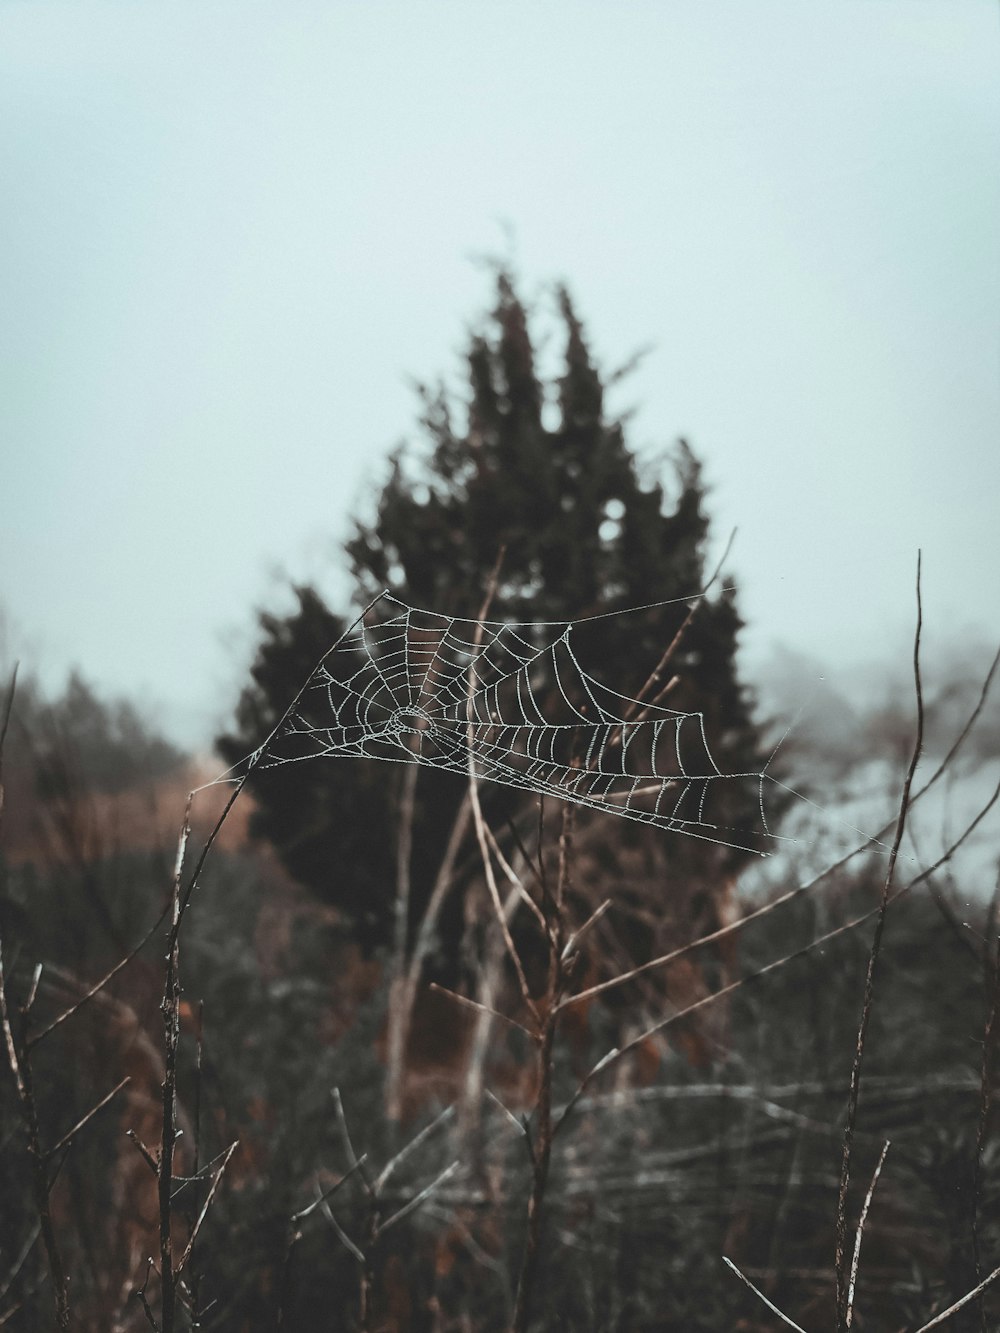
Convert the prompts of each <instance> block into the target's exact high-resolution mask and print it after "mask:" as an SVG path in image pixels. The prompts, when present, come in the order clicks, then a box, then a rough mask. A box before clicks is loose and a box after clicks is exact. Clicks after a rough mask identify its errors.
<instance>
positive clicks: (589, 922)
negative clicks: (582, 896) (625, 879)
mask: <svg viewBox="0 0 1000 1333" xmlns="http://www.w3.org/2000/svg"><path fill="white" fill-rule="evenodd" d="M611 905H612V903H611V899H610V898H605V900H604V902H603V903H601V905H600V907H598V908H597V910H596V911H594V912H591V914H590V916H588V917H587V919H586V921H585V922H584V923H583V925H582V926H581V927H580V928H579V930H574V931H573V933H572V935H570V937H569V939H568V940H567V941H566V947H565V948H564V949H563V951H562V961H563V962H565V961H566V959H567V958H569V956H570V954H572V953H573V951H574V949H576V947H577V945H578V944H579V943H580V941H581V940H582V939H583V937H584V935H586V933H587V931H588V930H592V929H593V928H594V926H596V925H597V923H598V921H600V919H601V918H602V917H603V916H604V914H605V912H607V911H608V910H609V909H610V908H611ZM576 998H577V999H579V998H580V997H579V996H577V997H576Z"/></svg>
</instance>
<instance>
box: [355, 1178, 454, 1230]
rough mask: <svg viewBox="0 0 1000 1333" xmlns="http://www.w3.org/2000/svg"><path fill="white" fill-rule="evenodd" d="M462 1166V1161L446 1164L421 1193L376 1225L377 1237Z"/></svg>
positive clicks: (414, 1209)
mask: <svg viewBox="0 0 1000 1333" xmlns="http://www.w3.org/2000/svg"><path fill="white" fill-rule="evenodd" d="M460 1166H461V1162H452V1164H451V1166H446V1167H445V1169H444V1170H443V1171H442V1172H441V1174H440V1175H439V1176H436V1177H435V1178H434V1179H433V1180H432V1181H431V1183H430V1184H429V1185H425V1186H424V1188H423V1189H422V1190H421V1191H420V1193H419V1194H416V1195H414V1197H413V1198H412V1199H410V1201H409V1203H404V1204H403V1206H402V1208H400V1209H399V1211H398V1212H395V1213H393V1215H392V1216H391V1217H390V1218H388V1219H387V1220H386V1221H385V1222H382V1223H380V1224H379V1226H378V1227H376V1229H375V1238H376V1239H377V1238H378V1237H379V1236H381V1235H384V1233H385V1232H386V1231H388V1230H389V1228H390V1227H392V1226H395V1225H396V1223H397V1222H402V1220H403V1218H404V1217H409V1215H410V1214H411V1213H412V1212H415V1211H416V1209H418V1208H419V1207H420V1205H421V1204H422V1203H423V1202H424V1200H425V1199H429V1198H430V1196H431V1195H432V1194H433V1193H434V1191H435V1190H436V1189H437V1188H438V1186H439V1185H443V1184H444V1182H445V1181H446V1180H449V1179H450V1178H451V1177H452V1176H453V1175H454V1174H455V1172H456V1171H457V1170H458V1168H459V1167H460Z"/></svg>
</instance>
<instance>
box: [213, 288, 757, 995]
mask: <svg viewBox="0 0 1000 1333" xmlns="http://www.w3.org/2000/svg"><path fill="white" fill-rule="evenodd" d="M496 291H497V297H496V305H495V307H494V309H493V310H492V312H491V314H490V316H489V318H488V320H487V321H486V323H485V327H484V328H483V329H482V330H481V331H479V332H477V333H475V335H474V336H473V337H472V338H471V341H470V344H469V348H468V352H467V355H466V359H465V373H466V379H467V390H466V393H467V396H466V400H465V402H464V405H459V404H458V403H457V402H456V399H455V397H454V395H452V394H451V393H450V392H449V391H448V390H447V389H445V388H444V387H438V388H437V389H434V390H431V389H427V388H423V389H422V390H421V397H422V405H423V410H422V415H421V420H420V424H421V428H422V433H423V443H422V445H421V447H420V448H416V449H414V448H409V447H407V448H404V449H402V450H400V451H399V452H397V453H396V454H395V455H394V457H393V459H392V462H391V467H390V474H389V477H388V479H387V481H386V483H385V485H384V487H383V488H382V490H381V493H380V495H379V497H378V501H377V504H376V509H375V514H374V517H373V518H372V519H371V521H367V522H366V521H359V522H357V523H356V526H355V531H354V534H353V536H352V537H351V539H350V540H349V541H348V543H347V548H346V549H347V554H348V557H349V559H350V562H351V568H352V571H353V575H354V579H355V584H356V601H357V603H358V604H364V603H365V602H367V601H369V600H371V599H372V598H373V597H375V596H377V594H378V593H379V592H380V591H381V590H382V589H383V588H385V587H387V586H388V587H389V588H390V589H391V591H392V592H393V593H395V594H397V595H398V596H399V597H401V598H403V599H404V600H406V601H408V602H409V603H411V604H413V605H416V606H422V607H425V608H427V609H430V610H433V611H436V612H438V613H441V614H445V615H461V616H472V617H474V616H475V615H476V614H477V612H478V609H479V606H480V605H481V602H482V599H483V596H484V590H485V588H486V586H487V584H488V581H489V576H490V571H491V570H493V568H494V567H495V566H496V564H497V561H498V557H500V554H501V552H503V555H502V561H501V568H500V576H499V583H498V586H497V589H496V596H495V598H494V600H493V603H492V607H491V610H490V617H491V618H493V619H511V620H516V621H521V622H525V621H528V622H530V621H545V620H560V619H565V618H567V617H571V618H577V617H586V616H589V615H593V614H595V613H600V612H605V611H609V610H615V609H622V608H631V607H641V606H646V605H647V604H650V603H655V604H662V603H665V602H671V601H673V600H674V599H685V598H690V597H691V596H692V595H693V594H694V593H696V592H697V591H698V590H699V589H700V587H701V586H702V584H703V583H704V581H705V570H704V546H705V539H706V534H707V529H708V519H707V517H706V513H705V506H704V499H705V488H704V485H703V482H702V479H701V473H700V468H699V465H698V462H697V460H696V459H695V457H694V455H693V454H692V452H691V451H690V449H689V448H688V447H687V446H686V445H685V444H683V443H681V444H680V445H678V448H677V452H676V455H675V459H674V465H673V472H672V475H671V476H670V477H668V478H666V479H662V480H660V479H648V480H647V479H644V478H643V476H642V475H641V473H640V469H639V467H638V465H637V462H636V459H635V457H634V456H633V454H632V453H631V452H630V451H629V449H628V447H627V445H626V441H625V432H624V424H623V421H622V420H621V419H620V418H617V417H615V416H613V415H611V414H610V413H609V411H608V408H607V404H606V401H605V388H606V384H605V380H604V378H603V377H602V375H601V372H600V370H599V369H598V367H597V366H596V365H595V363H594V361H593V359H592V357H591V354H590V351H589V348H588V345H587V341H586V338H585V335H584V331H583V328H582V325H581V323H580V320H579V318H578V316H577V314H576V312H575V309H574V306H573V304H572V301H571V299H570V296H569V294H568V292H567V291H565V289H561V290H560V291H559V293H558V320H559V325H560V329H561V333H562V337H563V340H564V352H563V361H562V368H561V371H560V373H559V374H558V376H556V377H555V379H553V380H551V381H549V380H546V379H545V378H544V377H543V376H542V375H541V373H540V371H539V369H538V366H537V364H536V359H535V351H534V347H533V343H532V336H531V331H530V327H529V325H530V320H529V312H528V310H527V308H526V307H525V305H524V303H523V302H522V300H521V299H520V297H519V296H518V294H517V292H516V289H515V286H514V284H513V281H512V279H511V277H510V275H509V274H508V273H506V272H503V271H501V272H500V273H499V275H498V278H497V288H496ZM297 595H298V598H299V608H298V610H297V611H296V612H295V614H294V615H292V616H290V617H288V618H287V619H280V618H277V617H274V616H271V615H264V616H262V617H261V629H262V631H263V637H262V642H261V645H260V648H259V650H258V656H257V660H256V662H255V664H254V666H253V668H252V671H251V674H252V677H253V682H254V683H253V685H252V686H250V687H249V688H248V689H247V690H246V691H245V692H244V695H243V697H242V699H241V701H240V705H239V708H238V710H237V715H236V720H235V726H234V728H233V729H232V730H231V732H230V733H228V734H227V735H226V736H224V737H222V738H221V739H220V741H219V746H220V749H221V751H222V753H223V754H224V755H225V757H226V758H227V760H229V761H230V762H234V761H235V760H237V759H238V758H241V757H243V756H244V755H246V754H247V753H249V752H250V751H252V750H253V749H254V747H255V746H257V745H258V744H260V743H261V741H262V740H263V739H264V738H265V736H266V735H267V733H268V731H269V729H270V727H271V726H272V725H273V724H274V722H275V721H276V720H277V718H278V717H279V716H280V714H281V712H282V710H283V709H284V707H285V706H286V705H287V703H288V702H289V701H290V700H291V699H292V698H293V696H294V695H295V693H296V691H297V689H298V688H299V686H300V685H301V684H302V682H303V680H304V679H305V678H306V676H307V675H308V673H309V671H310V670H311V669H312V667H313V666H314V665H315V663H316V661H317V659H318V658H319V656H320V655H321V653H322V652H323V650H324V648H327V647H329V646H330V645H331V644H332V643H333V641H334V640H335V639H336V637H337V636H338V635H339V633H340V632H341V631H342V629H343V627H344V626H343V621H342V620H341V619H340V618H338V617H336V616H334V615H333V614H331V613H330V612H329V611H328V610H327V608H326V607H325V606H324V605H323V603H322V601H321V600H320V598H319V596H318V594H316V593H315V592H314V591H313V590H311V589H298V590H297ZM688 606H689V603H688V602H686V601H683V600H678V601H677V602H676V604H675V605H667V606H663V605H656V606H653V607H651V608H650V609H649V610H646V611H641V612H639V613H637V614H635V615H631V616H629V617H627V618H625V619H624V620H623V621H621V622H615V630H614V633H613V634H610V633H607V632H606V627H605V626H604V625H603V624H602V622H597V623H596V625H593V626H588V625H586V624H583V625H579V626H578V627H577V628H576V629H575V630H574V644H575V646H576V647H577V648H578V649H579V651H580V653H581V655H582V656H585V657H586V658H587V660H588V662H596V663H597V672H598V674H599V675H600V676H601V678H602V679H603V680H604V681H605V683H607V684H608V685H609V686H610V687H611V688H613V689H615V690H617V691H619V692H621V693H623V694H634V693H636V692H637V691H638V690H639V689H640V688H641V687H642V686H643V684H644V683H645V681H646V678H647V677H648V676H649V674H650V672H651V671H652V670H653V668H654V667H655V666H656V664H657V662H658V661H659V659H660V657H661V656H662V654H663V652H664V650H665V648H666V647H667V645H668V644H669V643H670V642H671V640H672V638H673V637H674V635H675V633H676V631H677V630H678V628H679V626H680V625H681V623H682V621H683V620H684V617H685V616H686V614H687V611H688ZM375 614H376V615H377V614H379V608H378V607H377V606H376V608H375ZM741 623H742V622H741V621H740V617H739V613H738V611H737V607H736V600H735V593H734V592H733V590H732V588H731V587H729V588H727V589H726V590H724V591H722V592H721V593H719V594H718V595H716V596H714V597H713V598H712V599H710V600H708V601H707V602H706V603H704V604H703V605H702V606H701V607H700V609H699V611H698V613H697V615H696V616H695V618H694V621H693V623H692V624H691V626H690V628H689V630H688V632H687V634H686V636H685V638H684V641H683V643H682V646H681V650H680V652H679V654H678V655H677V657H676V659H675V661H674V662H673V663H672V666H671V671H672V672H676V674H677V675H678V677H679V681H678V683H677V685H676V687H675V688H674V690H673V691H672V693H671V695H670V699H669V706H670V707H671V708H675V709H677V710H681V711H696V710H701V711H703V712H704V715H705V724H706V733H707V736H708V740H709V744H710V746H711V749H712V751H713V754H714V756H715V759H716V762H717V763H718V764H719V767H720V768H721V769H722V770H723V771H731V772H750V771H752V770H754V769H755V768H758V767H760V766H761V765H762V764H763V762H764V757H763V755H762V752H761V743H760V737H759V734H758V731H757V728H756V726H755V723H754V719H753V716H752V701H751V700H750V698H749V696H748V694H747V691H746V690H745V688H744V687H743V685H742V684H741V682H740V679H739V675H738V671H737V666H736V650H737V640H738V635H739V631H740V628H741ZM602 629H603V630H605V632H604V633H602V632H601V631H602ZM397 781H398V777H397V775H396V774H394V773H393V772H392V771H391V770H390V771H387V769H386V767H385V766H382V767H379V766H377V765H374V764H371V763H367V762H359V761H357V760H351V761H336V760H335V761H329V762H323V763H311V764H302V765H292V766H285V767H282V768H280V769H278V770H277V771H276V772H274V773H270V774H264V773H260V774H255V775H254V776H253V778H252V779H251V788H252V790H253V793H254V796H255V799H256V801H257V803H258V810H257V814H256V815H255V822H254V829H255V831H256V832H257V833H258V834H260V835H261V836H262V837H266V838H267V839H268V840H270V841H271V842H273V844H274V846H275V847H276V848H277V850H278V852H279V854H280V855H281V857H282V859H283V861H284V862H285V864H286V865H287V866H288V868H289V869H290V870H291V871H292V873H293V874H294V875H295V876H296V877H297V878H298V879H299V880H300V881H301V882H302V883H304V884H306V885H308V887H309V888H310V889H311V890H312V891H313V892H314V893H316V894H318V895H319V896H320V897H321V898H323V899H324V900H326V901H329V902H332V903H335V904H336V905H337V906H338V907H339V908H340V909H341V910H342V911H343V912H344V915H345V918H347V919H348V920H350V921H352V922H353V923H354V927H355V929H356V930H357V931H358V933H359V937H361V938H363V939H364V941H365V942H366V944H368V945H376V944H378V943H381V942H385V941H387V940H388V938H389V935H390V931H391V912H390V910H389V903H390V901H391V898H392V895H393V892H394V869H393V864H392V858H393V844H394V833H395V823H396V812H395V806H396V799H395V796H396V791H397ZM462 790H463V783H462V782H461V781H460V780H455V779H453V778H449V777H448V776H446V775H441V774H438V773H433V772H431V773H427V772H426V771H424V773H422V775H421V781H420V783H419V784H418V791H417V804H418V808H417V811H416V818H415V821H414V839H413V846H414V855H413V866H412V884H413V889H412V895H411V919H412V920H416V919H418V918H419V913H420V911H421V908H422V905H423V904H424V903H425V902H426V899H427V896H428V894H429V892H430V888H431V884H432V883H433V878H434V875H435V873H436V870H437V865H438V862H439V859H440V856H441V853H442V850H443V847H444V843H445V840H446V838H447V833H448V829H449V827H450V824H451V820H452V818H453V816H454V812H455V810H456V808H457V805H458V802H459V800H460V799H461V795H462ZM485 799H487V800H488V801H489V802H490V803H491V806H490V815H491V817H492V819H493V821H494V823H495V825H496V826H498V827H502V825H503V823H504V821H505V819H506V817H507V816H509V815H511V814H513V813H514V812H515V810H516V809H517V808H518V798H516V797H514V796H513V795H511V794H510V793H509V792H505V791H503V790H502V789H497V788H493V789H491V790H490V791H489V792H488V793H487V794H486V796H485ZM721 814H722V818H721V820H720V822H722V823H725V824H727V825H729V826H731V827H732V829H733V830H734V834H735V836H736V837H751V836H752V834H753V831H754V830H755V828H756V825H757V822H758V811H757V800H756V791H755V789H754V787H753V784H752V783H751V784H748V785H747V787H746V788H745V789H743V788H740V787H739V785H738V784H733V787H732V793H731V796H730V798H729V801H728V804H727V805H726V807H725V809H724V810H723V811H721ZM619 836H625V835H624V834H620V833H619V832H618V831H612V830H609V831H608V839H609V841H610V842H611V843H612V844H613V843H614V841H615V839H616V838H617V837H619ZM744 859H745V858H744V855H743V854H742V853H736V852H732V851H727V850H725V849H721V848H719V847H716V846H713V845H711V844H707V843H697V842H695V841H694V840H691V839H688V840H684V839H673V840H672V841H671V847H670V849H669V853H668V855H667V862H668V869H669V873H670V875H671V878H672V879H673V881H674V883H675V886H676V887H675V896H676V897H677V898H679V897H683V895H684V892H685V889H684V888H683V887H682V886H690V885H693V884H695V883H699V884H701V885H704V884H713V885H715V886H720V885H721V884H723V883H724V882H725V881H726V880H727V879H728V878H729V877H730V876H732V875H733V874H734V873H735V871H736V870H737V869H738V867H739V865H740V864H741V863H742V861H743V860H744ZM657 877H658V876H657ZM640 892H642V893H646V895H647V897H648V896H649V894H650V893H652V895H653V897H654V898H655V897H656V895H657V894H658V893H659V892H660V890H659V888H657V887H652V888H650V887H649V886H643V887H641V888H640ZM450 902H451V904H452V905H451V906H450V908H449V910H450V911H451V912H452V914H453V919H452V920H450V921H449V920H447V919H446V920H445V921H444V922H443V923H442V926H441V930H440V937H441V939H442V941H443V949H444V953H443V957H442V959H441V960H440V961H441V963H442V965H443V967H444V972H445V974H448V973H451V972H453V969H454V960H455V957H456V952H457V948H458V939H459V937H460V932H461V921H460V895H453V897H452V899H451V900H450ZM456 914H458V915H456ZM449 960H450V961H449Z"/></svg>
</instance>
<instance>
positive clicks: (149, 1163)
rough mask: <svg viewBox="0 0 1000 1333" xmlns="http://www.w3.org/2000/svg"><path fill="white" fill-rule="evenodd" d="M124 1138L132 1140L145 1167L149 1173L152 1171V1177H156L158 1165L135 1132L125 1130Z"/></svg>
mask: <svg viewBox="0 0 1000 1333" xmlns="http://www.w3.org/2000/svg"><path fill="white" fill-rule="evenodd" d="M125 1137H126V1138H128V1139H131V1140H132V1143H133V1145H134V1146H135V1148H136V1150H137V1151H138V1152H139V1153H141V1154H142V1157H143V1159H144V1161H145V1163H146V1165H147V1166H148V1167H149V1169H150V1171H152V1173H153V1175H154V1176H155V1175H158V1174H159V1170H160V1168H159V1165H158V1164H157V1161H156V1158H155V1157H154V1156H153V1154H152V1153H151V1152H150V1151H149V1149H148V1148H147V1147H146V1145H145V1144H144V1143H143V1141H142V1139H140V1137H139V1135H138V1134H137V1133H136V1132H135V1130H134V1129H127V1130H126V1131H125Z"/></svg>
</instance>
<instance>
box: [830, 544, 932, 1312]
mask: <svg viewBox="0 0 1000 1333" xmlns="http://www.w3.org/2000/svg"><path fill="white" fill-rule="evenodd" d="M920 565H921V558H920V553H919V552H918V553H917V586H916V594H917V624H916V628H915V630H914V635H913V684H914V691H915V694H916V700H917V726H916V735H915V736H914V741H913V753H912V755H911V756H910V763H909V767H908V768H907V771H906V778H905V780H904V782H903V791H902V795H901V796H900V800H899V815H898V816H897V819H896V833H895V836H894V837H893V840H892V848H891V850H890V852H889V863H888V865H887V867H886V872H885V879H884V881H883V883H882V898H881V901H880V903H879V910H878V915H877V917H876V919H875V933H874V935H873V937H872V945H871V951H870V953H869V955H868V970H867V972H866V974H865V990H864V998H863V1000H862V1004H861V1019H860V1021H859V1023H858V1038H857V1045H856V1048H855V1052H854V1061H853V1064H852V1065H851V1087H850V1092H849V1094H848V1099H847V1123H846V1124H845V1126H844V1153H843V1160H842V1163H841V1169H840V1189H839V1192H838V1196H837V1246H836V1258H835V1270H836V1277H837V1330H838V1333H840V1331H841V1330H843V1329H846V1328H847V1326H848V1319H847V1309H848V1295H847V1282H848V1277H847V1191H848V1188H849V1186H850V1182H851V1153H852V1149H853V1145H854V1129H855V1125H856V1123H857V1117H858V1098H859V1097H860V1095H861V1069H862V1063H863V1061H864V1053H865V1040H866V1038H867V1035H868V1024H869V1021H870V1019H871V1011H872V1003H873V1001H874V997H875V969H876V967H877V965H878V958H879V952H880V950H881V947H882V933H883V931H884V929H885V918H886V913H887V911H888V908H889V901H890V895H891V893H892V879H893V875H894V874H895V870H896V858H897V857H898V856H899V849H900V846H901V845H902V842H903V833H904V831H905V828H906V816H907V813H908V811H909V808H910V792H911V790H912V787H913V777H914V774H915V773H916V771H917V764H919V762H920V754H921V751H922V750H923V746H924V694H923V684H922V682H921V679H920V632H921V629H922V627H923V605H922V601H921V595H920Z"/></svg>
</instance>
